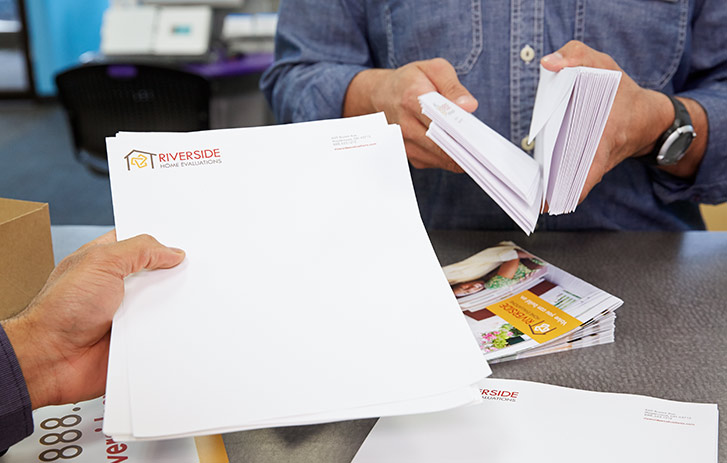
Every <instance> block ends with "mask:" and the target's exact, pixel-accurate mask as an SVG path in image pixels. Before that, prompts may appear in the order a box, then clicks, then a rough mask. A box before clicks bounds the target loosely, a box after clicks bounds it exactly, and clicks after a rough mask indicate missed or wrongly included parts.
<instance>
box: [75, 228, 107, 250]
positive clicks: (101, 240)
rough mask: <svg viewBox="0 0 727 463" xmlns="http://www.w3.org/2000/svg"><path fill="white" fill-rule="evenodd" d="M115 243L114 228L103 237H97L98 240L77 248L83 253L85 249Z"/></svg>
mask: <svg viewBox="0 0 727 463" xmlns="http://www.w3.org/2000/svg"><path fill="white" fill-rule="evenodd" d="M114 242H116V229H115V228H114V229H113V230H111V231H108V232H106V233H104V234H103V235H101V236H99V237H98V238H96V239H94V240H92V241H89V242H88V243H86V244H84V245H83V246H81V247H80V248H78V250H79V251H84V250H86V249H89V248H92V247H94V246H98V245H99V244H110V243H114Z"/></svg>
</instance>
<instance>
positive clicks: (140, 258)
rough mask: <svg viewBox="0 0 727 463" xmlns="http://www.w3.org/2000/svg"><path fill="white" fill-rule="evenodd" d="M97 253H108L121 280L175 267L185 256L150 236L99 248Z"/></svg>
mask: <svg viewBox="0 0 727 463" xmlns="http://www.w3.org/2000/svg"><path fill="white" fill-rule="evenodd" d="M96 252H99V253H102V252H104V253H108V256H109V259H111V263H112V264H113V268H115V269H116V270H117V276H119V277H120V278H125V277H127V276H128V275H131V274H132V273H136V272H138V271H140V270H144V269H146V270H156V269H166V268H172V267H175V266H177V265H179V264H180V263H181V262H182V261H183V260H184V256H185V253H184V251H182V250H181V249H177V248H171V247H167V246H164V245H163V244H161V243H159V241H157V240H156V239H155V238H153V237H152V236H150V235H139V236H135V237H134V238H130V239H128V240H123V241H119V242H117V243H113V244H110V245H108V246H105V247H103V248H98V251H96Z"/></svg>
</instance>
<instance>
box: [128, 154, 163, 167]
mask: <svg viewBox="0 0 727 463" xmlns="http://www.w3.org/2000/svg"><path fill="white" fill-rule="evenodd" d="M154 156H158V155H157V154H155V153H149V152H147V151H139V150H132V151H131V152H130V153H129V154H127V155H126V156H124V160H125V161H126V170H131V168H132V167H135V168H137V169H144V168H146V167H150V168H152V169H153V168H154Z"/></svg>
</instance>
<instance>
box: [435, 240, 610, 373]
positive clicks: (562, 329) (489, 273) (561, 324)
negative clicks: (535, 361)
mask: <svg viewBox="0 0 727 463" xmlns="http://www.w3.org/2000/svg"><path fill="white" fill-rule="evenodd" d="M444 272H445V275H446V276H447V279H448V281H449V284H450V285H451V287H452V291H453V292H454V295H455V296H456V297H457V301H458V302H459V305H460V307H461V308H462V311H463V313H464V315H465V318H466V320H467V323H468V324H469V326H470V328H471V330H472V333H473V334H474V336H475V338H476V340H477V342H478V344H479V346H480V349H481V350H482V352H483V354H484V355H485V358H486V359H487V360H488V361H489V362H490V363H492V362H501V361H506V360H514V359H517V358H524V357H531V356H535V355H544V354H549V353H553V352H559V351H563V350H568V349H574V348H578V347H586V346H591V345H598V344H605V343H608V342H613V340H614V335H613V333H614V327H615V325H614V321H615V314H614V313H613V311H614V310H616V309H617V308H618V307H619V306H620V305H621V304H622V303H623V301H621V300H620V299H619V298H617V297H615V296H612V295H611V294H608V293H607V292H605V291H603V290H601V289H598V288H596V287H595V286H593V285H591V284H590V283H587V282H585V281H583V280H581V279H579V278H577V277H575V276H573V275H571V274H569V273H567V272H565V271H563V270H561V269H559V268H558V267H555V266H553V265H552V264H549V263H548V262H546V261H544V260H543V259H540V258H538V257H537V256H535V255H533V254H531V253H529V252H527V251H526V250H524V249H522V248H521V247H519V246H517V245H516V244H515V243H512V242H502V243H500V244H498V245H497V246H493V247H491V248H488V249H485V250H483V251H481V252H479V253H477V254H475V255H473V256H471V257H469V258H467V259H465V260H463V261H461V262H458V263H455V264H452V265H448V266H446V267H444Z"/></svg>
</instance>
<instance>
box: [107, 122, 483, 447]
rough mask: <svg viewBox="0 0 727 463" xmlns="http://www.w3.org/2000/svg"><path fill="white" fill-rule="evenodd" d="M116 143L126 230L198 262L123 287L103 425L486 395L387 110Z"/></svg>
mask: <svg viewBox="0 0 727 463" xmlns="http://www.w3.org/2000/svg"><path fill="white" fill-rule="evenodd" d="M107 145H108V158H109V169H110V177H111V187H112V196H113V205H114V217H115V223H116V233H117V237H118V238H119V239H125V238H129V237H132V236H134V235H137V234H140V233H149V234H151V235H153V236H154V237H156V238H157V239H158V240H159V241H160V242H162V243H164V244H166V245H169V246H175V247H179V248H181V249H184V250H185V251H186V259H185V260H184V261H183V262H182V264H180V265H179V266H178V267H175V268H173V269H169V270H161V271H154V272H142V273H140V274H137V275H134V276H132V277H130V278H127V279H126V281H125V288H126V296H125V299H124V302H123V304H122V306H121V308H120V309H119V311H118V312H117V313H116V316H115V318H114V323H113V328H112V334H111V351H110V356H109V367H108V383H107V389H106V390H107V396H106V411H105V413H106V416H105V420H104V432H105V433H106V434H109V435H111V436H113V437H114V439H117V440H145V439H160V438H170V437H183V436H189V435H202V434H210V433H213V434H216V433H220V432H230V431H236V430H242V429H253V428H265V427H274V426H290V425H300V424H312V423H320V422H327V421H337V420H348V419H355V418H364V417H378V416H386V415H397V414H402V413H420V412H424V411H434V410H443V409H447V408H451V407H456V406H460V405H463V404H469V403H472V402H474V401H477V400H478V393H477V388H476V386H475V384H476V383H477V382H478V381H480V380H481V379H482V378H483V377H485V376H487V375H488V374H489V372H490V370H489V367H488V366H487V363H486V361H485V360H484V359H483V357H482V353H481V352H480V350H479V348H478V346H477V344H476V342H475V341H474V339H472V335H471V332H470V330H469V328H468V326H467V323H466V321H465V320H464V317H462V313H461V311H460V309H459V306H458V304H457V301H456V300H455V297H454V295H453V294H452V292H451V290H450V288H449V284H448V283H447V280H446V278H445V277H444V275H443V273H442V270H441V268H440V266H439V262H438V260H437V257H436V255H435V254H434V251H433V249H432V246H431V243H430V242H429V238H428V236H427V233H426V231H425V229H424V226H423V224H422V221H421V218H420V216H419V210H418V207H417V203H416V197H415V195H414V189H413V186H412V183H411V177H410V174H409V167H408V163H407V160H406V154H405V151H404V144H403V139H402V137H401V131H400V130H399V127H398V126H390V125H388V124H387V122H386V119H385V117H384V115H383V113H381V114H374V115H370V116H363V117H359V118H347V119H336V120H329V121H319V122H310V123H303V124H287V125H280V126H271V127H256V128H245V129H224V130H212V131H205V132H195V133H120V134H118V135H117V136H116V137H113V138H109V139H108V140H107ZM402 288H416V290H415V291H402ZM413 313H416V317H412V316H411V315H412V314H413ZM411 330H414V331H415V332H416V333H417V336H418V339H417V341H416V342H411V337H410V334H409V333H410V331H411ZM421 385H425V386H424V387H421Z"/></svg>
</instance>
